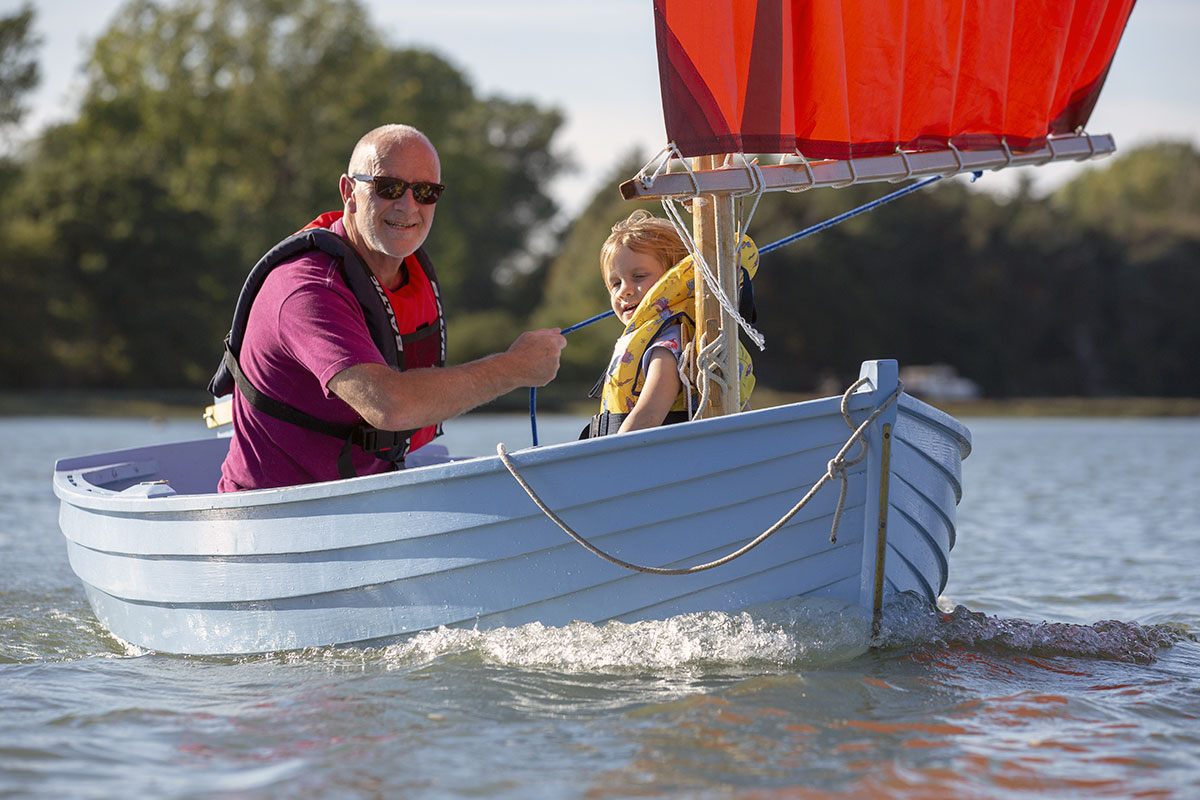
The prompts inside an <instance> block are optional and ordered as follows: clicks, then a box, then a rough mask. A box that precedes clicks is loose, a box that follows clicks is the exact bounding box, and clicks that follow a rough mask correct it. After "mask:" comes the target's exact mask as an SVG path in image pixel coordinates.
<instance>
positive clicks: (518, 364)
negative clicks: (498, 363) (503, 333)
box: [507, 328, 567, 386]
mask: <svg viewBox="0 0 1200 800" xmlns="http://www.w3.org/2000/svg"><path fill="white" fill-rule="evenodd" d="M566 346H567V338H566V337H565V336H563V335H562V334H561V333H559V329H558V328H542V329H541V330H536V331H526V332H525V333H522V334H521V335H520V336H518V337H517V340H516V341H515V342H513V343H512V344H511V345H510V346H509V348H508V351H507V355H509V356H511V357H512V363H513V365H514V370H515V372H514V377H516V378H517V380H518V381H519V383H518V385H520V386H545V385H546V384H547V383H549V382H550V381H552V380H554V376H555V375H557V374H558V365H559V359H560V358H561V356H562V349H563V348H564V347H566Z"/></svg>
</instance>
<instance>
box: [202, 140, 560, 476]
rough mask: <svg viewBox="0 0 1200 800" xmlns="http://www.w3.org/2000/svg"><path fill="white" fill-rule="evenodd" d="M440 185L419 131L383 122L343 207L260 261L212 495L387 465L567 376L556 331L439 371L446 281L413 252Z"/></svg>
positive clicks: (352, 172) (360, 154)
mask: <svg viewBox="0 0 1200 800" xmlns="http://www.w3.org/2000/svg"><path fill="white" fill-rule="evenodd" d="M440 181H441V164H440V162H439V160H438V155H437V151H436V150H434V147H433V145H432V144H431V143H430V141H429V140H428V139H427V138H426V137H425V135H424V134H422V133H421V132H420V131H418V130H416V129H415V128H412V127H409V126H406V125H386V126H383V127H381V128H376V129H375V130H373V131H371V132H369V133H368V134H366V135H365V136H364V137H363V138H362V139H361V140H360V141H359V142H358V145H357V146H356V147H355V148H354V153H353V154H352V155H351V157H350V164H349V169H348V170H347V174H346V175H343V176H342V177H341V180H340V189H341V195H342V204H343V210H342V211H341V212H340V213H339V212H333V213H329V214H323V215H321V216H320V217H318V218H317V219H316V220H314V221H313V222H312V223H310V224H309V226H308V227H307V228H306V229H305V230H303V231H301V232H300V233H298V234H296V235H295V236H293V237H289V238H288V239H286V240H284V242H281V243H280V245H278V246H277V247H276V248H274V249H273V250H272V251H271V252H270V253H268V254H267V255H266V256H264V257H263V261H260V262H259V265H258V266H256V267H255V270H254V271H253V272H252V273H251V276H250V278H249V279H247V282H246V288H244V289H243V290H242V297H241V298H240V299H239V301H238V311H237V312H236V313H235V318H234V329H233V331H232V332H231V338H230V342H229V346H228V348H227V350H228V352H227V354H226V360H225V363H224V365H223V369H228V370H229V372H230V373H231V374H232V375H233V376H234V377H235V378H236V384H237V391H235V392H234V398H233V429H234V434H233V440H232V442H231V444H230V448H229V455H228V456H227V457H226V459H225V463H224V464H223V465H222V468H221V481H220V484H219V486H218V489H219V491H223V492H225V491H237V490H241V489H261V488H267V487H275V486H290V485H295V484H301V483H312V482H316V481H327V480H334V479H337V478H339V477H349V476H351V475H366V474H372V473H377V472H382V471H386V470H390V469H394V468H396V466H402V464H403V458H404V455H405V454H406V453H408V452H410V451H411V450H415V449H416V448H418V447H420V446H421V445H423V444H425V443H427V442H428V441H429V440H431V439H432V438H433V437H434V436H435V435H437V433H439V430H438V426H439V424H440V423H441V422H443V421H444V420H447V419H450V418H452V417H455V416H458V415H459V414H462V413H464V412H466V411H468V410H470V409H472V408H474V407H476V406H478V405H481V404H483V403H486V402H488V401H490V400H493V399H495V398H496V397H499V396H500V395H502V394H505V393H507V392H509V391H512V390H513V389H517V388H521V387H530V386H544V385H545V384H547V383H549V382H550V381H551V380H552V379H553V378H554V376H555V375H556V374H557V373H558V365H559V355H560V353H561V351H562V348H563V347H564V346H565V344H566V340H565V339H564V338H563V336H562V334H561V333H559V331H558V329H556V328H555V329H545V330H536V331H529V332H526V333H523V334H522V335H521V336H520V337H518V338H517V340H516V341H515V342H513V344H512V345H511V346H510V347H509V348H508V349H507V350H506V351H505V352H503V353H498V354H495V355H491V356H487V357H485V358H481V359H479V360H477V361H472V362H469V363H467V364H462V365H458V366H454V367H446V366H445V338H444V320H443V318H442V309H441V297H440V294H439V290H438V284H437V278H436V275H435V274H434V273H433V270H432V266H431V265H430V263H429V261H428V259H427V258H426V257H425V256H424V251H422V250H420V247H421V245H422V243H423V242H424V241H425V237H426V236H428V235H429V230H430V227H431V226H432V224H433V215H434V211H435V209H436V204H437V201H438V198H439V197H440V196H441V192H442V189H443V187H442V185H441V183H440ZM368 273H369V274H368ZM222 380H223V377H222V374H221V373H220V372H218V375H217V377H216V378H214V381H213V386H214V387H219V388H224V389H225V391H228V388H227V387H228V386H229V385H230V381H229V379H228V376H225V378H224V383H222ZM214 393H217V394H221V393H224V392H222V391H218V390H214Z"/></svg>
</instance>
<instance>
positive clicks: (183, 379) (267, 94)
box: [12, 0, 561, 386]
mask: <svg viewBox="0 0 1200 800" xmlns="http://www.w3.org/2000/svg"><path fill="white" fill-rule="evenodd" d="M374 30H375V26H373V25H372V24H371V22H370V20H369V19H368V18H367V17H366V15H365V13H364V12H363V9H362V7H361V5H360V4H359V3H357V2H355V1H354V0H300V1H299V2H283V0H180V2H177V3H173V4H165V3H161V2H152V0H131V2H129V3H128V4H126V6H124V7H123V8H122V10H121V12H120V13H119V14H118V15H117V17H116V18H115V20H114V22H113V23H112V25H111V27H110V28H109V29H108V30H107V31H106V32H105V33H104V34H103V35H102V36H101V37H100V38H99V40H98V41H97V42H96V44H95V47H94V50H93V53H92V56H91V59H90V61H89V62H88V64H87V69H86V73H87V87H86V94H85V97H84V100H83V103H82V107H81V109H80V112H79V115H78V118H77V119H76V120H75V121H73V122H69V123H66V124H63V125H60V126H57V127H56V128H54V129H52V130H49V131H46V132H45V133H44V134H43V135H42V136H41V137H40V138H39V139H38V140H37V141H36V142H35V143H34V147H33V153H32V154H31V158H30V160H29V164H28V170H27V171H26V173H25V177H24V178H23V180H22V181H21V182H20V186H18V187H16V190H15V191H14V193H13V194H14V199H13V201H12V203H13V205H12V207H13V208H15V209H19V213H18V214H17V215H16V219H14V220H13V221H12V230H13V232H14V235H16V234H17V233H19V234H20V237H21V241H22V243H23V244H24V245H25V247H26V253H24V254H23V255H22V266H21V269H23V270H25V272H24V273H23V274H24V275H25V276H29V275H33V274H37V275H38V278H37V279H36V280H26V281H25V285H26V286H27V289H28V291H29V292H31V294H32V295H33V296H25V297H24V299H23V301H22V302H24V303H26V304H28V305H29V306H30V307H33V308H37V309H39V313H42V314H43V315H44V316H45V318H46V319H47V320H50V321H51V324H52V325H53V330H52V331H51V332H50V335H49V336H47V338H46V341H47V342H49V343H50V345H49V347H50V350H51V353H50V355H49V358H48V360H49V362H50V363H51V364H57V365H58V366H59V369H57V370H55V369H52V368H46V369H43V370H42V371H41V372H39V373H38V374H39V375H40V377H39V378H37V379H38V380H43V381H51V382H59V383H61V382H70V383H82V384H85V385H106V384H125V385H133V384H136V385H157V386H178V385H195V383H196V381H197V380H198V379H200V381H201V383H202V382H203V377H205V375H204V373H207V372H209V371H211V368H212V367H214V366H215V364H216V361H217V359H218V358H219V355H220V341H221V337H222V336H223V334H224V332H225V331H226V330H227V329H228V326H229V320H230V318H231V317H232V312H233V300H234V297H235V296H236V293H237V290H238V289H239V288H240V286H241V283H242V281H243V279H244V277H245V275H246V273H247V272H248V271H249V269H250V267H251V266H252V265H253V264H254V262H255V261H256V260H257V259H258V257H259V256H260V255H261V254H262V253H263V252H264V251H265V250H266V249H267V248H268V247H269V246H271V245H272V244H274V243H275V242H276V241H278V240H279V239H281V238H283V237H284V236H286V235H288V234H289V233H291V232H292V231H294V230H296V229H298V228H300V227H301V226H302V225H304V224H305V223H307V222H308V221H309V220H310V219H312V218H313V217H315V216H316V215H317V214H319V213H321V212H324V211H328V210H333V209H336V208H339V207H340V198H339V197H338V194H337V179H338V176H339V175H340V174H341V173H342V172H344V170H345V168H346V162H347V160H348V159H349V155H350V151H351V149H352V148H353V145H354V143H355V141H356V140H357V139H358V137H359V136H361V135H362V134H363V133H365V132H366V131H368V130H370V129H371V128H374V127H376V126H377V125H380V124H383V123H385V122H397V121H399V122H407V123H410V124H413V125H415V126H417V127H419V128H421V129H422V130H424V131H425V132H426V133H427V134H428V135H429V136H430V138H431V139H432V140H433V141H434V143H435V145H436V146H437V147H438V149H439V152H440V155H441V158H442V168H443V179H444V182H445V183H446V184H447V186H448V189H447V192H446V194H445V195H444V197H443V200H442V202H441V203H439V206H438V218H437V221H436V223H435V225H434V232H433V234H432V235H431V237H430V240H429V241H428V243H427V245H426V246H427V249H428V250H429V251H430V253H431V254H432V256H433V258H434V260H435V263H436V265H437V269H438V274H439V277H440V278H441V279H442V281H443V284H444V288H445V293H446V295H447V297H448V302H447V306H448V312H449V314H450V318H451V326H452V329H453V326H454V320H455V317H456V316H457V315H462V314H463V313H464V312H469V311H471V310H481V309H488V310H492V309H496V308H501V309H502V310H504V309H503V306H504V303H506V302H511V303H512V306H511V307H510V308H509V309H508V311H509V313H512V314H513V315H514V316H516V315H517V314H516V312H517V311H518V309H519V308H520V307H519V306H518V305H517V303H518V302H519V298H517V297H514V296H513V295H512V294H510V293H507V287H508V286H509V285H511V283H512V276H513V274H514V273H515V272H519V269H518V267H519V266H520V265H521V264H522V257H523V255H524V249H525V243H526V241H527V240H528V238H529V235H530V232H531V231H533V230H536V229H538V228H539V226H542V225H545V224H546V223H547V221H548V220H549V219H551V218H552V216H553V215H554V213H555V208H554V204H553V203H552V202H551V201H550V199H549V197H548V195H547V193H546V186H547V185H548V183H549V181H550V180H551V179H552V178H553V177H554V175H555V173H556V172H557V170H558V169H559V168H560V165H559V163H558V160H557V158H556V157H554V156H553V155H552V150H551V144H552V140H553V137H554V134H555V132H556V131H557V130H558V128H559V126H560V125H561V115H560V114H559V113H558V112H557V111H554V110H542V109H540V108H537V107H535V106H533V105H531V104H529V103H514V102H509V101H505V100H503V99H500V98H479V97H477V96H476V95H475V94H474V92H473V90H472V89H471V87H470V85H469V84H468V83H467V82H466V80H465V79H464V78H463V76H462V75H461V73H459V72H458V71H457V70H456V69H455V68H454V67H453V66H451V65H450V64H448V63H447V62H446V61H444V60H443V59H441V58H439V57H437V56H435V55H433V54H430V53H427V52H423V51H418V50H398V49H393V48H390V47H389V46H388V45H387V44H386V43H384V42H383V41H382V40H380V39H379V37H378V36H377V35H376V34H375V33H374V32H373V31H374ZM50 189H52V190H53V191H49V190H50ZM135 262H136V263H135ZM506 281H507V282H506ZM184 331H186V332H187V333H186V334H185V333H184ZM452 342H453V338H452ZM47 373H49V374H47Z"/></svg>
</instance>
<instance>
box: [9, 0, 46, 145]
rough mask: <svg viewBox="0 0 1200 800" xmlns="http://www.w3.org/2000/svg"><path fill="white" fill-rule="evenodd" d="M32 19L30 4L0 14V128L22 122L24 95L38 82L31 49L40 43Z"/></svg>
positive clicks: (35, 64)
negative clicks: (3, 14) (35, 34)
mask: <svg viewBox="0 0 1200 800" xmlns="http://www.w3.org/2000/svg"><path fill="white" fill-rule="evenodd" d="M33 18H34V15H33V7H32V6H30V5H29V4H26V5H25V6H23V7H22V8H21V10H20V11H18V12H17V13H15V14H9V15H7V16H3V17H0V130H3V129H4V128H6V127H8V126H11V125H16V124H17V123H19V122H20V121H21V119H22V117H24V116H25V106H24V104H23V100H24V97H25V95H26V94H28V93H29V92H30V91H31V90H32V89H34V88H35V87H36V86H37V84H38V80H39V74H38V64H37V60H36V57H35V55H34V50H35V49H36V48H37V46H38V44H39V43H40V42H39V41H38V39H37V37H35V36H34V35H33Z"/></svg>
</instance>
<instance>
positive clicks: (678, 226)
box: [662, 195, 766, 350]
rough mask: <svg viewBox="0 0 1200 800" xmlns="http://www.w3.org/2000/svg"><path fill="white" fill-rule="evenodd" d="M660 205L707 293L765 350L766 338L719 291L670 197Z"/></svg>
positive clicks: (760, 348) (718, 283)
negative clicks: (684, 246)
mask: <svg viewBox="0 0 1200 800" xmlns="http://www.w3.org/2000/svg"><path fill="white" fill-rule="evenodd" d="M696 197H699V195H696ZM662 207H663V210H664V211H665V212H666V214H667V218H668V219H670V220H671V223H672V224H673V225H674V226H675V231H676V233H678V234H679V238H681V239H683V243H684V244H685V245H686V246H687V249H688V252H689V253H691V255H692V259H693V261H694V263H695V265H696V267H697V269H698V271H699V272H700V274H701V275H702V276H703V277H704V285H705V286H707V287H708V291H709V293H710V294H713V295H715V296H716V298H717V301H718V302H719V303H720V304H721V309H722V310H723V311H724V312H725V313H726V314H729V315H730V316H731V317H733V318H734V319H735V320H737V324H738V327H740V328H741V329H742V330H744V331H745V332H746V335H747V336H749V337H750V340H751V341H752V342H754V343H755V344H756V345H758V349H759V350H765V349H766V338H765V337H764V336H763V335H762V334H761V333H759V332H758V331H757V330H755V329H754V327H753V326H752V325H751V324H750V323H749V322H747V321H746V319H745V318H744V317H743V316H742V315H741V314H739V313H738V311H737V309H736V308H734V306H733V301H732V300H730V299H729V297H728V296H727V295H726V294H725V292H723V291H721V284H720V282H719V281H717V278H716V276H715V275H714V274H713V272H712V269H711V268H710V267H709V266H708V262H707V261H706V260H705V259H704V255H703V254H702V253H701V252H700V250H699V248H697V247H696V241H695V240H694V239H693V238H692V232H691V231H690V230H688V227H687V226H686V225H685V224H684V222H683V217H682V216H681V215H680V213H679V212H678V211H677V210H676V209H675V204H674V203H673V202H672V201H671V198H669V197H664V198H662ZM738 246H739V247H740V246H741V242H740V241H739V242H738Z"/></svg>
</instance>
